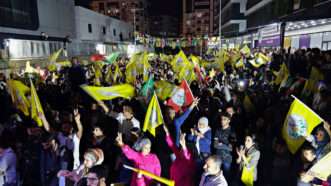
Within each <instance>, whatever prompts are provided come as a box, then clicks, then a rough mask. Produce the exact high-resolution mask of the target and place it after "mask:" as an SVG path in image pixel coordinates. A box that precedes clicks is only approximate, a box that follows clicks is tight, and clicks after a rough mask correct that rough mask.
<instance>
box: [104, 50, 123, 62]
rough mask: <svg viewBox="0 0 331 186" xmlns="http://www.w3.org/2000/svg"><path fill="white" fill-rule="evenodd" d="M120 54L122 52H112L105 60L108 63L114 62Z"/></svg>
mask: <svg viewBox="0 0 331 186" xmlns="http://www.w3.org/2000/svg"><path fill="white" fill-rule="evenodd" d="M119 55H120V54H119V53H118V52H115V53H112V54H110V55H109V56H107V57H106V60H105V62H106V63H108V64H113V63H114V62H115V61H116V60H117V58H118V56H119Z"/></svg>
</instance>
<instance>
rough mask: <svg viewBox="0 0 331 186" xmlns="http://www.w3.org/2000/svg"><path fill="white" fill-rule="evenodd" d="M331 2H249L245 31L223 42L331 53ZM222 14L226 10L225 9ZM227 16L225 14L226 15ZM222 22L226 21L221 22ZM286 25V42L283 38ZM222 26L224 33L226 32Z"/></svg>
mask: <svg viewBox="0 0 331 186" xmlns="http://www.w3.org/2000/svg"><path fill="white" fill-rule="evenodd" d="M330 9H331V1H329V0H247V2H246V8H245V12H244V19H245V20H246V24H247V27H246V30H245V31H244V32H238V35H237V36H235V35H234V36H229V37H226V38H225V39H223V42H222V43H223V44H225V45H227V46H230V47H231V46H232V47H233V46H235V45H240V44H248V45H249V46H252V47H280V46H281V45H282V44H283V43H282V41H284V45H283V46H284V47H285V48H288V47H292V48H295V49H298V48H314V47H317V48H321V49H323V50H330V49H331V37H330V36H331V32H330V31H331V19H329V18H330V11H329V10H330ZM222 10H223V9H222ZM223 14H224V13H222V15H223ZM222 20H223V18H222ZM281 23H283V25H284V27H283V28H284V32H285V34H284V36H285V37H284V40H283V39H282V38H281V37H280V36H281V30H282V28H281ZM223 27H224V26H223V24H222V30H223Z"/></svg>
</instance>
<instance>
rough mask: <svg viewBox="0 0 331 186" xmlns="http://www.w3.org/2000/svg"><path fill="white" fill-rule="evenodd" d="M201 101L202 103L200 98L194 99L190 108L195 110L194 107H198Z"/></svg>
mask: <svg viewBox="0 0 331 186" xmlns="http://www.w3.org/2000/svg"><path fill="white" fill-rule="evenodd" d="M199 101H200V98H198V97H196V98H194V100H193V103H192V104H191V106H190V107H191V109H193V108H194V107H196V106H198V104H199Z"/></svg>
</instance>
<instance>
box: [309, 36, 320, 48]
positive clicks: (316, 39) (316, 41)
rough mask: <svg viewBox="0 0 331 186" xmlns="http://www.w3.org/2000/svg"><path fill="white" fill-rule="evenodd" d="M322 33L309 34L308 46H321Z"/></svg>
mask: <svg viewBox="0 0 331 186" xmlns="http://www.w3.org/2000/svg"><path fill="white" fill-rule="evenodd" d="M322 39H323V33H316V34H311V35H310V48H322Z"/></svg>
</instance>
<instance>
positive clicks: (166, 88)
mask: <svg viewBox="0 0 331 186" xmlns="http://www.w3.org/2000/svg"><path fill="white" fill-rule="evenodd" d="M155 87H156V89H155V92H156V95H157V97H158V98H159V99H160V100H163V101H164V100H166V99H167V98H169V97H170V96H171V94H172V91H173V90H174V88H175V87H176V86H175V85H174V84H171V83H169V82H168V81H165V80H161V81H157V82H155Z"/></svg>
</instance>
